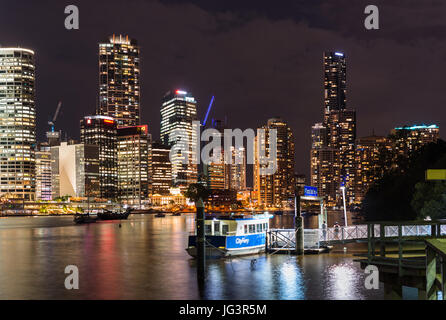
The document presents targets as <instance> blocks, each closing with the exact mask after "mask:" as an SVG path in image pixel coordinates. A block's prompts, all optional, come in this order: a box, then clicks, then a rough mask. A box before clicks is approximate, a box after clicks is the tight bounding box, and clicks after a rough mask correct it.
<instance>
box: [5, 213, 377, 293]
mask: <svg viewBox="0 0 446 320" xmlns="http://www.w3.org/2000/svg"><path fill="white" fill-rule="evenodd" d="M72 219H73V218H72V217H8V218H0V299H199V298H200V294H199V291H198V286H197V282H196V268H195V262H194V260H192V259H191V258H190V257H189V256H188V254H187V253H186V251H185V247H186V244H187V237H188V235H189V232H192V231H193V230H194V223H195V222H194V216H193V215H191V214H188V215H183V216H181V217H173V216H167V217H166V218H156V217H154V216H153V215H131V216H130V218H129V220H127V221H123V222H122V223H121V224H120V223H119V222H117V221H104V222H98V223H95V224H90V225H74V224H73V220H72ZM291 221H292V216H283V217H275V219H274V221H273V223H272V225H273V226H285V227H290V226H289V224H290V223H291ZM342 249H343V248H341V250H338V251H336V252H333V253H330V254H321V255H307V256H304V257H296V256H293V255H272V256H271V255H269V256H267V255H258V256H250V257H243V258H233V259H231V260H219V261H208V263H207V274H208V278H207V283H206V287H205V289H204V292H203V297H204V298H205V299H241V300H248V299H249V300H255V299H280V300H287V299H290V300H295V299H299V300H300V299H324V300H325V299H382V298H383V290H382V289H380V290H367V289H365V287H364V278H365V275H364V272H363V270H361V268H360V267H359V264H358V263H355V262H353V261H352V252H353V251H354V250H356V249H357V248H355V247H348V248H347V252H346V253H344V251H343V250H342ZM253 259H255V261H253ZM67 265H75V266H77V267H78V269H79V275H80V277H79V283H80V284H79V290H67V289H65V286H64V281H65V277H66V276H67V275H66V274H65V273H64V270H65V267H66V266H67Z"/></svg>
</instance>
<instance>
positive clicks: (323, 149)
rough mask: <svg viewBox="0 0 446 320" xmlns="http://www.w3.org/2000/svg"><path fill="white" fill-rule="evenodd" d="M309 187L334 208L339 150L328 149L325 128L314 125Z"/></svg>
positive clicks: (337, 193)
mask: <svg viewBox="0 0 446 320" xmlns="http://www.w3.org/2000/svg"><path fill="white" fill-rule="evenodd" d="M311 137H312V144H311V174H310V181H311V185H312V186H315V187H317V188H318V190H319V194H320V195H323V196H326V200H327V204H328V205H332V206H334V205H335V204H336V199H337V198H338V197H339V176H340V174H339V150H337V149H335V148H330V147H328V137H327V128H326V127H325V126H324V125H323V124H322V123H316V124H315V125H314V126H313V127H312V131H311Z"/></svg>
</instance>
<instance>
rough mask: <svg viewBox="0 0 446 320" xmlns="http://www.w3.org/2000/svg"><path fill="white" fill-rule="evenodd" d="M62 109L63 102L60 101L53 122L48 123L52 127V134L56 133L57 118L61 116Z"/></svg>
mask: <svg viewBox="0 0 446 320" xmlns="http://www.w3.org/2000/svg"><path fill="white" fill-rule="evenodd" d="M61 107H62V101H59V103H58V104H57V108H56V112H55V113H54V117H53V120H51V121H48V125H49V126H50V132H54V126H55V124H56V120H57V116H58V115H59V112H60V108H61Z"/></svg>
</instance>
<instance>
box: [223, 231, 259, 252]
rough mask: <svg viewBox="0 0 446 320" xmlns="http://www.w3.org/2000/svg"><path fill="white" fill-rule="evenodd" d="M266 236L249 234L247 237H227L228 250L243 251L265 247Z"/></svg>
mask: <svg viewBox="0 0 446 320" xmlns="http://www.w3.org/2000/svg"><path fill="white" fill-rule="evenodd" d="M265 243H266V234H265V233H259V234H249V235H245V236H228V237H226V249H241V248H249V247H256V246H261V245H265Z"/></svg>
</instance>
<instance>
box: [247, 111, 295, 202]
mask: <svg viewBox="0 0 446 320" xmlns="http://www.w3.org/2000/svg"><path fill="white" fill-rule="evenodd" d="M260 129H263V130H265V131H264V132H265V135H264V139H262V135H261V134H260V131H259V130H257V137H256V138H255V142H254V146H255V159H254V191H255V193H256V194H257V203H258V204H260V205H265V206H276V207H283V206H286V205H287V204H290V203H291V202H292V199H293V198H294V136H293V132H292V131H291V128H290V127H289V126H288V125H287V123H286V122H285V121H283V120H282V119H278V118H273V119H269V120H268V123H267V124H266V125H265V126H263V127H261V128H260ZM272 129H275V130H277V154H276V159H277V162H276V166H277V167H276V168H277V170H276V171H275V173H274V174H271V175H268V174H262V172H261V168H262V167H265V166H266V164H262V163H261V161H262V159H261V158H264V157H263V156H262V154H264V155H265V157H266V158H268V157H270V156H271V152H272V150H271V143H272V142H271V140H270V139H271V130H272ZM259 151H260V152H259ZM269 165H272V163H269Z"/></svg>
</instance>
